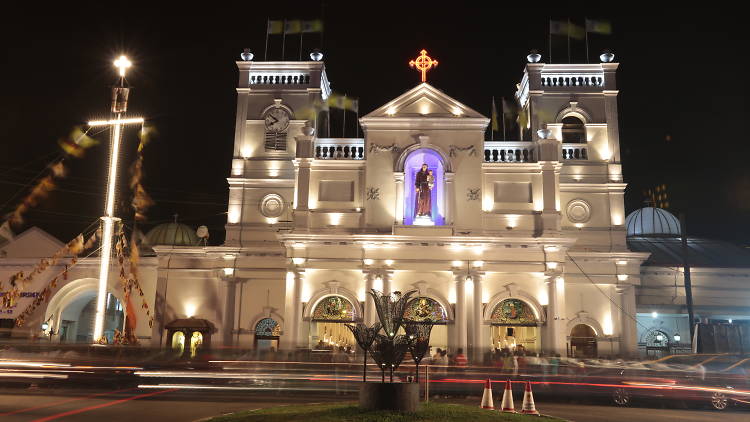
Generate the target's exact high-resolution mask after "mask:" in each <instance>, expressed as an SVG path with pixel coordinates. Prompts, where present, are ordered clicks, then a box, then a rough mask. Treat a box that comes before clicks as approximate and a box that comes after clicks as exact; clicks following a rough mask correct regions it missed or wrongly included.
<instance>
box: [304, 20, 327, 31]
mask: <svg viewBox="0 0 750 422" xmlns="http://www.w3.org/2000/svg"><path fill="white" fill-rule="evenodd" d="M302 32H323V21H322V20H320V19H315V20H312V21H302Z"/></svg>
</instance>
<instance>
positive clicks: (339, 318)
mask: <svg viewBox="0 0 750 422" xmlns="http://www.w3.org/2000/svg"><path fill="white" fill-rule="evenodd" d="M354 322H355V321H354V305H352V303H351V302H349V300H347V299H346V298H344V297H342V296H326V297H324V298H323V299H321V300H320V302H318V303H317V304H316V305H315V309H313V312H312V314H311V318H310V349H312V351H313V352H322V353H324V352H327V351H328V352H333V351H339V350H340V348H343V349H344V350H346V349H347V348H351V350H356V348H357V342H356V341H355V340H354V336H353V335H352V333H351V331H349V329H348V328H346V327H345V324H347V323H354Z"/></svg>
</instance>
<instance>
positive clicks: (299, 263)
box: [292, 258, 305, 265]
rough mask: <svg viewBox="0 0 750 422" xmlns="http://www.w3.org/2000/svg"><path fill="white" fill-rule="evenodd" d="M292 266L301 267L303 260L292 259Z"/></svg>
mask: <svg viewBox="0 0 750 422" xmlns="http://www.w3.org/2000/svg"><path fill="white" fill-rule="evenodd" d="M292 262H294V265H302V264H304V263H305V258H292Z"/></svg>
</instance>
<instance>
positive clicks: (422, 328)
mask: <svg viewBox="0 0 750 422" xmlns="http://www.w3.org/2000/svg"><path fill="white" fill-rule="evenodd" d="M432 327H433V323H432V321H430V320H424V321H420V322H407V323H406V325H404V328H405V329H406V337H407V338H408V339H409V352H411V358H412V359H414V364H415V365H416V367H417V368H416V382H417V383H419V363H420V362H422V359H424V355H425V354H426V353H427V351H428V350H430V333H431V332H432Z"/></svg>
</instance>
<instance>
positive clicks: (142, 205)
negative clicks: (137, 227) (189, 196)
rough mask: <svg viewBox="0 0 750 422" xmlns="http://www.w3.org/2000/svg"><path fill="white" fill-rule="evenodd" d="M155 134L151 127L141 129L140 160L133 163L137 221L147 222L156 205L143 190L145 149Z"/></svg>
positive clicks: (131, 180) (132, 186)
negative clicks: (148, 212)
mask: <svg viewBox="0 0 750 422" xmlns="http://www.w3.org/2000/svg"><path fill="white" fill-rule="evenodd" d="M154 133H155V130H154V129H153V128H151V127H146V126H144V127H143V128H142V129H141V132H140V133H139V135H138V137H139V138H140V143H139V144H138V158H137V159H136V160H135V163H133V167H132V168H131V174H132V176H131V178H130V189H131V190H132V191H133V201H132V202H131V204H130V205H131V206H132V207H133V210H135V219H136V221H145V220H146V211H147V210H148V209H149V208H150V207H151V206H152V205H154V201H153V200H152V199H151V197H150V196H149V194H148V193H147V192H146V189H144V188H143V184H142V183H141V181H142V180H143V148H144V147H145V146H146V144H147V143H148V141H149V140H150V139H151V136H152V135H153V134H154Z"/></svg>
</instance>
